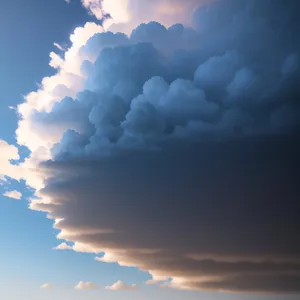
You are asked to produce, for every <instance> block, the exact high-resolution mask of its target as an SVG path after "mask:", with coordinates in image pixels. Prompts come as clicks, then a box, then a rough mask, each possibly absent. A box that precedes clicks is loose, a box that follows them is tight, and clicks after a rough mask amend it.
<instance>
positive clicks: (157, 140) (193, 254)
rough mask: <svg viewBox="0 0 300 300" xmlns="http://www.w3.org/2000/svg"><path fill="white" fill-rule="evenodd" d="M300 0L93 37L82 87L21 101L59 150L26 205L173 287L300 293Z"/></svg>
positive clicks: (250, 3) (48, 146)
mask: <svg viewBox="0 0 300 300" xmlns="http://www.w3.org/2000/svg"><path fill="white" fill-rule="evenodd" d="M298 9H299V3H298V2H297V1H293V0H288V1H285V2H283V1H279V0H274V1H268V0H265V1H259V0H244V1H238V0H219V1H215V2H214V3H213V4H210V5H209V6H205V7H201V8H199V10H197V11H196V12H195V14H194V19H193V24H194V29H191V28H186V27H184V26H183V25H180V24H177V25H174V26H171V27H169V28H165V27H164V26H162V25H161V24H159V23H156V22H150V23H148V24H142V25H140V26H138V27H137V28H136V29H135V30H134V31H133V32H132V34H131V35H130V36H126V35H124V34H121V33H118V34H113V33H111V32H105V33H97V34H96V35H94V36H93V37H92V38H90V39H89V40H88V41H87V43H86V44H84V45H83V46H82V47H80V49H77V52H76V53H77V55H79V56H80V63H81V67H80V68H79V69H80V70H78V69H77V76H81V78H82V79H81V81H80V82H81V85H80V86H79V87H78V86H76V88H74V89H73V91H75V92H76V93H75V94H76V95H75V96H74V95H71V94H70V93H68V94H67V96H68V97H61V98H54V99H52V100H51V103H52V104H51V105H50V106H47V107H46V108H44V109H43V108H40V107H42V106H41V104H38V105H39V108H35V107H34V105H33V107H32V109H31V110H29V111H26V114H25V113H23V120H22V121H21V123H20V128H19V135H20V132H22V126H25V125H24V124H26V126H27V127H31V128H36V135H37V136H39V137H40V138H43V143H42V145H41V146H43V149H44V151H46V152H47V151H48V152H47V153H48V157H49V158H50V159H49V160H47V161H45V159H39V162H41V161H42V162H41V164H40V165H39V170H40V172H41V174H42V176H43V180H44V184H43V188H42V189H40V190H39V191H38V193H37V194H38V196H40V197H41V199H39V200H36V201H32V203H31V208H32V209H36V210H41V211H46V212H48V213H49V216H50V217H51V218H53V219H55V220H56V221H55V227H56V228H58V229H60V230H61V233H60V234H59V238H61V239H64V240H66V241H70V242H74V243H75V244H74V246H73V249H74V250H76V249H79V248H80V249H81V250H82V251H83V249H84V251H87V252H94V253H102V252H105V253H106V254H105V255H104V256H102V257H101V256H99V257H97V260H100V261H106V262H114V261H117V262H119V263H120V264H121V265H130V266H137V267H139V268H141V269H142V270H145V271H149V272H150V273H151V274H152V276H153V279H154V280H153V282H160V281H161V282H162V283H164V286H170V287H176V288H182V289H200V290H201V289H209V290H230V291H251V292H286V293H288V292H299V291H300V290H299V287H300V242H299V236H298V231H299V221H298V216H299V203H298V199H299V196H300V190H299V186H298V184H297V183H298V179H299V175H300V174H299V170H300V169H299V166H300V164H299V158H298V153H299V150H300V149H299V146H300V145H299V139H298V138H297V135H298V133H299V132H298V125H299V113H300V110H299V92H300V90H299V87H298V82H299V74H300V69H299V55H300V41H299V39H298V38H297V34H298V28H299V26H300V23H299V20H298V19H299V18H298V15H297V12H298ZM66 59H67V58H66ZM55 88H57V86H55V85H54V89H55ZM23 107H24V106H23ZM21 108H22V107H21ZM20 112H21V113H22V110H21V111H20ZM21 135H22V134H21ZM24 138H25V137H24V136H23V139H24ZM19 140H22V138H21V137H20V138H19ZM34 143H35V146H34V147H32V148H31V149H32V150H33V151H34V152H33V153H36V151H37V150H36V149H38V147H37V145H36V143H37V142H36V141H34ZM27 144H29V146H30V141H27ZM39 151H41V150H40V149H39ZM36 155H38V154H36ZM79 246H80V247H79ZM78 251H79V250H78ZM169 278H171V279H170V280H168V279H169Z"/></svg>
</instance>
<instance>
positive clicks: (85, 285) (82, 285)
mask: <svg viewBox="0 0 300 300" xmlns="http://www.w3.org/2000/svg"><path fill="white" fill-rule="evenodd" d="M96 289H98V286H97V285H96V284H94V283H92V282H84V281H80V282H79V283H78V284H77V285H76V286H75V290H96Z"/></svg>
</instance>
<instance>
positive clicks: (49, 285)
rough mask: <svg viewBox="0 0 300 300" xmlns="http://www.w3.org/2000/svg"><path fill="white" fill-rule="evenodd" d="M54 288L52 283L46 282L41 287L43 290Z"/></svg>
mask: <svg viewBox="0 0 300 300" xmlns="http://www.w3.org/2000/svg"><path fill="white" fill-rule="evenodd" d="M52 288H53V286H52V285H51V284H50V283H44V284H43V285H41V287H40V289H42V290H51V289H52Z"/></svg>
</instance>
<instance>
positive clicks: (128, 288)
mask: <svg viewBox="0 0 300 300" xmlns="http://www.w3.org/2000/svg"><path fill="white" fill-rule="evenodd" d="M105 289H106V290H108V291H134V290H137V289H138V287H137V285H136V284H132V285H126V284H125V283H124V282H122V281H121V280H118V281H117V282H116V283H114V284H113V285H111V286H107V287H105Z"/></svg>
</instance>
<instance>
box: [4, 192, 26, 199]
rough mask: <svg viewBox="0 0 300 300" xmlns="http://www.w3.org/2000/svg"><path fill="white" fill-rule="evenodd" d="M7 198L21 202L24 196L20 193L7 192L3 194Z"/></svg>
mask: <svg viewBox="0 0 300 300" xmlns="http://www.w3.org/2000/svg"><path fill="white" fill-rule="evenodd" d="M3 196H5V197H9V198H12V199H15V200H21V198H22V194H21V193H20V192H18V191H7V192H5V193H4V194H3Z"/></svg>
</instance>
